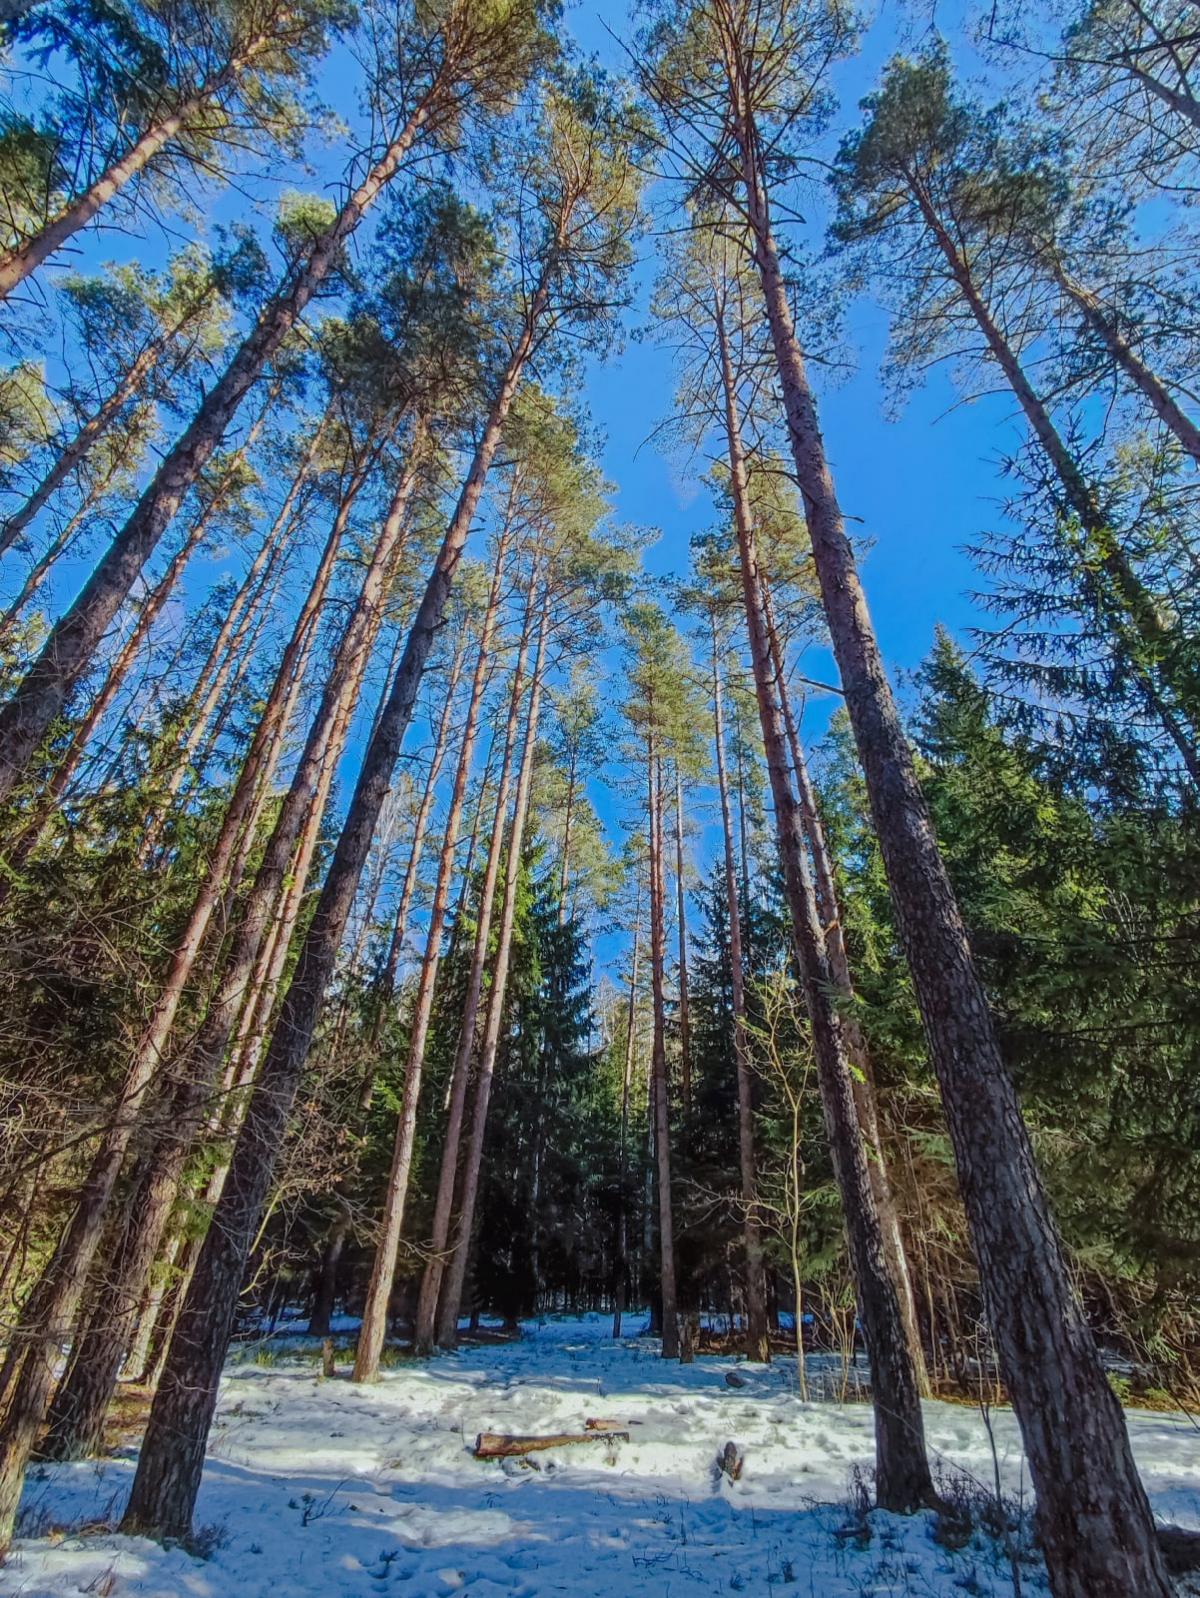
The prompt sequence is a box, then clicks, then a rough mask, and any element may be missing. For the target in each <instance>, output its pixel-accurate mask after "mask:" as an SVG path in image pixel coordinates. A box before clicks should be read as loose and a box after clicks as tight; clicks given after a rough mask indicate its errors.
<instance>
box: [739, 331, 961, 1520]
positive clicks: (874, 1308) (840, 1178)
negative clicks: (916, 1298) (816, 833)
mask: <svg viewBox="0 0 1200 1598" xmlns="http://www.w3.org/2000/svg"><path fill="white" fill-rule="evenodd" d="M716 334H717V343H718V349H719V358H720V370H721V382H722V388H723V393H724V407H725V432H726V439H727V444H728V451H729V471H730V480H731V489H732V495H733V504H734V521H735V525H736V531H737V541H738V552H739V556H740V564H741V576H742V596H743V602H744V606H745V612H746V629H747V633H748V635H749V640H750V656H751V662H752V665H753V668H754V686H755V693H756V696H757V699H758V712H759V721H760V723H761V726H762V735H763V745H764V747H765V750H766V756H767V772H768V776H769V778H770V783H771V796H772V799H773V801H774V806H775V827H776V835H777V837H778V841H779V852H780V860H781V864H782V866H783V870H784V886H785V891H786V897H787V905H788V911H789V915H790V918H791V922H792V936H793V939H794V942H795V948H796V958H797V964H798V965H799V968H800V973H801V978H802V981H803V985H804V991H805V1001H806V1005H807V1009H808V1016H809V1022H810V1025H811V1028H812V1040H813V1054H814V1057H815V1060H816V1065H817V1078H818V1081H819V1083H820V1088H821V1105H822V1109H823V1111H824V1117H825V1130H826V1134H827V1136H828V1139H829V1147H830V1153H831V1156H832V1160H833V1168H834V1175H835V1177H836V1179H837V1183H838V1190H839V1192H840V1194H841V1199H842V1211H843V1216H844V1219H845V1225H846V1239H847V1243H848V1245H849V1253H850V1261H851V1267H852V1269H853V1273H854V1284H855V1291H856V1297H857V1301H858V1313H859V1319H860V1320H861V1323H862V1328H863V1336H864V1338H865V1340H866V1344H867V1352H868V1354H869V1356H870V1360H871V1386H872V1395H873V1399H874V1407H875V1458H876V1494H877V1498H878V1502H879V1505H880V1507H881V1508H884V1509H892V1510H897V1511H899V1512H901V1513H905V1512H910V1511H912V1510H914V1509H916V1508H918V1507H919V1506H920V1505H921V1504H923V1503H927V1502H929V1501H930V1500H931V1499H932V1498H933V1496H934V1494H933V1481H932V1477H931V1476H930V1472H929V1463H928V1460H927V1459H926V1455H925V1434H924V1422H923V1420H922V1416H921V1404H920V1395H919V1392H918V1388H917V1379H916V1372H915V1371H914V1369H913V1364H912V1360H911V1358H910V1356H909V1351H908V1344H907V1340H906V1338H905V1335H904V1321H903V1317H902V1316H901V1313H900V1303H899V1296H898V1294H897V1292H896V1288H895V1284H894V1283H893V1281H892V1277H891V1275H890V1273H889V1271H888V1266H887V1255H886V1252H885V1249H884V1244H883V1233H882V1230H881V1228H880V1224H879V1214H878V1211H877V1210H876V1207H875V1193H874V1189H873V1188H872V1186H871V1175H870V1169H869V1167H868V1163H867V1155H866V1149H865V1147H864V1145H863V1137H862V1132H861V1128H860V1126H859V1122H858V1112H857V1108H856V1106H855V1102H854V1085H853V1077H852V1075H851V1071H850V1065H849V1061H848V1058H847V1050H846V1040H845V1036H844V1031H843V1027H842V1019H841V1016H840V1015H839V1013H838V1010H837V1007H836V1004H835V1003H834V999H833V993H834V982H833V973H832V971H831V969H830V965H829V956H828V949H827V946H826V941H825V934H824V931H823V929H822V926H821V921H820V916H819V915H818V912H817V903H816V896H815V894H814V892H813V885H812V877H811V874H810V871H809V866H808V859H807V856H806V854H805V849H804V835H803V830H802V825H801V820H800V812H799V807H798V805H797V803H796V799H795V795H794V793H793V791H792V786H791V782H790V781H789V779H788V772H787V751H786V743H785V737H784V731H783V718H782V715H781V713H780V710H779V705H778V701H777V700H776V698H775V696H774V694H773V692H772V686H773V685H772V672H771V661H770V652H769V648H768V645H767V639H766V627H765V623H764V618H763V613H762V608H761V605H760V602H759V587H758V557H757V551H756V547H755V532H754V524H753V520H752V512H751V508H750V495H749V487H748V482H747V474H746V457H745V452H744V447H743V444H742V435H741V417H740V415H739V411H738V400H737V383H736V377H735V373H734V368H733V360H732V356H731V353H730V347H729V338H728V334H727V331H726V327H725V321H724V313H723V311H722V310H721V309H720V308H719V307H718V309H717V312H716Z"/></svg>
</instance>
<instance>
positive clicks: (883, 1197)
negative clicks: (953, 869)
mask: <svg viewBox="0 0 1200 1598" xmlns="http://www.w3.org/2000/svg"><path fill="white" fill-rule="evenodd" d="M759 589H760V597H761V601H762V607H763V621H764V624H765V626H766V630H767V639H768V643H769V645H770V650H771V663H772V667H773V669H774V673H775V684H776V692H777V694H778V697H779V707H780V710H781V711H782V712H783V724H784V728H785V730H786V732H787V741H788V747H789V749H790V750H791V755H792V770H793V772H794V774H795V778H796V792H797V797H798V799H799V802H800V819H801V822H802V824H803V827H804V835H805V837H806V838H807V840H808V851H809V854H810V856H811V858H812V865H813V891H814V892H815V894H816V897H817V910H818V913H819V914H820V917H821V923H822V925H823V927H824V928H825V947H826V949H827V951H828V954H829V969H830V971H831V972H832V973H833V978H834V981H835V982H836V984H837V988H838V992H839V993H840V994H841V995H842V998H843V1008H842V1027H843V1032H844V1035H845V1039H846V1048H847V1051H848V1053H849V1056H850V1060H851V1063H852V1064H853V1066H854V1068H855V1076H854V1102H855V1105H856V1107H857V1109H858V1120H859V1125H860V1126H861V1127H862V1130H863V1135H864V1137H865V1138H866V1140H867V1143H868V1145H869V1146H870V1150H871V1153H870V1172H871V1186H872V1187H873V1188H874V1190H875V1207H876V1209H877V1210H878V1212H879V1224H880V1227H881V1228H882V1230H883V1246H884V1249H885V1250H886V1251H887V1259H888V1269H889V1271H890V1272H891V1276H892V1281H893V1283H894V1284H895V1288H896V1293H897V1296H898V1297H899V1300H900V1314H901V1315H902V1316H903V1318H904V1334H905V1337H906V1338H907V1340H908V1351H909V1355H910V1357H911V1359H912V1363H913V1370H914V1371H915V1373H916V1378H917V1388H918V1391H919V1392H920V1393H921V1396H922V1397H923V1398H928V1397H929V1392H930V1389H929V1372H928V1371H927V1369H926V1367H925V1351H924V1348H923V1347H922V1344H921V1322H920V1318H919V1317H918V1315H917V1305H916V1297H915V1295H914V1293H913V1282H912V1272H911V1271H910V1270H909V1266H908V1252H907V1250H906V1248H905V1246H904V1234H903V1232H902V1231H901V1229H900V1216H899V1212H898V1211H897V1209H896V1201H895V1198H894V1196H893V1194H892V1184H891V1181H890V1179H889V1177H888V1166H887V1159H886V1157H885V1155H884V1150H883V1139H882V1137H881V1135H880V1131H879V1110H878V1100H879V1095H878V1090H877V1088H876V1085H875V1068H874V1066H873V1064H872V1062H871V1051H870V1050H869V1049H868V1048H867V1040H866V1038H865V1037H864V1036H863V1031H862V1027H861V1026H860V1025H859V1024H858V1018H857V1016H856V1015H855V1014H854V983H853V980H852V978H851V975H850V960H849V957H848V955H847V953H846V939H845V934H844V930H843V927H842V917H841V910H840V907H839V905H838V898H837V888H836V886H835V883H834V879H833V862H832V860H831V859H830V856H829V847H828V845H827V843H826V841H825V828H824V825H823V824H822V821H821V814H820V811H819V809H818V807H817V799H816V794H815V793H814V791H813V785H812V778H811V776H810V775H809V770H808V761H807V760H806V759H805V757H804V746H803V744H802V743H801V742H800V733H799V729H798V727H797V726H796V720H795V717H794V716H793V714H792V706H791V697H790V695H789V694H788V688H787V678H786V674H785V672H784V662H783V651H782V648H781V647H780V642H779V633H778V631H777V629H776V627H775V620H774V616H773V614H772V606H771V590H770V585H769V583H768V582H767V580H766V578H765V576H763V574H762V573H761V572H760V574H759Z"/></svg>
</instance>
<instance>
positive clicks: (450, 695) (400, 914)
mask: <svg viewBox="0 0 1200 1598" xmlns="http://www.w3.org/2000/svg"><path fill="white" fill-rule="evenodd" d="M465 642H466V639H465V636H464V639H463V642H462V643H460V645H459V647H458V648H457V649H456V650H455V652H454V659H453V661H452V662H451V664H450V675H449V678H448V679H447V683H446V697H445V699H444V700H443V701H442V713H441V715H440V717H439V718H438V724H437V728H436V730H435V732H434V736H433V752H432V754H431V755H430V757H429V770H428V772H427V773H426V777H425V787H424V790H423V791H422V794H421V803H420V804H419V805H418V807H417V814H416V819H415V820H414V822H413V836H412V848H411V850H410V851H409V856H408V864H407V866H406V867H405V868H404V881H403V883H402V884H401V888H400V903H399V904H398V905H397V906H396V918H395V920H394V922H393V923H392V935H391V937H390V939H389V940H388V952H387V959H386V961H385V963H384V968H383V972H382V975H381V977H380V980H379V993H378V995H377V1000H376V1012H375V1014H376V1026H375V1032H376V1034H378V1023H379V1022H381V1021H382V1019H383V1014H384V1011H385V1009H386V1008H387V1006H388V1005H389V1004H390V1003H391V1001H392V997H393V995H394V994H395V991H396V976H397V973H398V972H399V969H400V956H401V953H402V952H403V949H404V936H405V933H406V932H407V931H408V916H409V911H410V910H411V909H412V901H413V894H414V893H415V892H416V887H417V873H418V872H419V871H420V869H421V856H422V854H423V853H424V850H425V834H426V832H427V831H428V829H429V817H430V815H431V814H432V813H433V799H434V794H435V792H436V789H437V782H438V778H439V777H440V776H441V774H442V763H443V761H444V760H445V758H446V749H447V745H448V742H449V737H450V717H451V714H452V713H453V710H454V696H455V694H456V693H457V692H458V680H459V678H460V677H461V675H462V664H463V646H464V645H465Z"/></svg>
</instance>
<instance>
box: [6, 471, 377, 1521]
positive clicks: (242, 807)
mask: <svg viewBox="0 0 1200 1598" xmlns="http://www.w3.org/2000/svg"><path fill="white" fill-rule="evenodd" d="M348 516H349V510H348V507H347V506H346V504H345V503H343V506H342V507H341V508H340V509H339V513H338V515H337V517H336V518H335V520H334V525H333V527H332V529H331V531H330V535H329V538H328V539H327V541H326V545H325V549H324V551H323V554H322V558H321V561H320V564H319V566H318V568H317V572H316V574H315V577H314V580H313V583H312V585H311V587H310V590H309V594H308V598H307V600H306V602H305V604H304V605H303V606H302V607H301V611H300V614H299V615H298V616H297V619H296V623H295V626H294V628H293V631H292V637H291V639H290V640H289V643H288V645H287V647H286V648H285V650H284V655H283V660H282V661H281V664H280V668H279V670H278V672H277V673H276V677H275V682H274V685H273V687H272V690H271V694H270V695H269V697H268V700H267V703H266V705H265V706H264V709H263V714H262V716H261V718H260V720H259V723H258V726H257V728H256V730H255V733H254V736H253V738H252V739H251V742H250V747H249V749H248V750H247V752H246V757H245V759H244V761H243V762H242V767H241V771H240V773H239V775H238V779H237V783H236V785H235V787H234V791H233V794H232V796H231V799H230V802H229V805H228V807H227V809H226V812H225V816H224V818H223V820H222V824H221V830H220V833H219V835H218V837H217V839H216V840H215V841H214V843H213V845H212V848H211V849H210V851H209V855H208V861H207V869H206V872H205V876H204V879H203V881H202V883H201V885H200V887H199V889H198V891H197V894H196V897H195V900H194V901H193V904H192V909H191V913H190V915H189V917H188V921H187V923H186V925H185V926H184V927H183V929H182V930H181V932H180V933H179V935H178V937H177V939H176V945H175V950H174V952H173V956H172V960H171V964H170V967H169V969H168V972H167V975H166V978H165V981H164V983H163V987H162V988H161V990H160V992H159V994H158V998H157V1000H156V1002H155V1005H154V1008H153V1011H152V1013H151V1016H150V1018H149V1020H148V1022H147V1024H146V1026H145V1028H144V1030H143V1032H142V1034H141V1037H140V1038H139V1040H138V1043H137V1045H136V1046H135V1049H134V1052H133V1055H132V1058H131V1060H130V1062H129V1065H128V1067H127V1069H126V1073H125V1078H124V1081H123V1083H122V1086H121V1091H120V1095H119V1097H118V1100H117V1103H116V1105H115V1106H114V1107H113V1110H112V1112H111V1114H110V1117H109V1120H108V1123H107V1125H106V1127H105V1130H104V1132H103V1133H102V1135H101V1139H100V1144H99V1147H98V1149H97V1151H96V1153H95V1155H94V1156H93V1158H92V1162H91V1166H90V1168H89V1170H88V1174H87V1176H86V1177H85V1179H84V1181H83V1184H82V1186H81V1189H80V1193H79V1197H78V1199H77V1201H76V1205H75V1209H74V1211H73V1213H72V1216H71V1219H70V1221H69V1222H68V1224H67V1226H66V1228H65V1230H64V1232H63V1234H62V1236H61V1237H60V1239H59V1242H58V1245H57V1247H56V1249H55V1251H54V1253H53V1254H52V1256H51V1258H50V1260H49V1262H48V1263H47V1265H46V1267H45V1269H44V1270H43V1272H42V1275H41V1277H40V1278H39V1280H38V1282H37V1284H36V1286H35V1287H34V1289H33V1291H32V1292H31V1294H30V1296H29V1298H28V1299H27V1301H26V1303H25V1305H24V1307H23V1309H22V1312H21V1316H20V1320H19V1321H18V1324H17V1326H16V1327H15V1329H14V1331H13V1334H12V1336H11V1338H10V1340H9V1347H8V1353H7V1357H6V1359H5V1363H4V1367H3V1370H2V1371H0V1411H2V1412H3V1414H4V1420H3V1423H2V1424H0V1549H2V1548H3V1547H4V1546H5V1545H6V1543H7V1539H8V1537H9V1536H10V1535H11V1525H12V1518H13V1516H15V1514H16V1506H17V1501H18V1499H19V1496H20V1490H21V1482H22V1480H23V1478H24V1470H25V1465H26V1462H27V1461H28V1458H29V1451H30V1449H31V1448H32V1447H33V1443H34V1440H35V1439H36V1436H37V1433H38V1430H39V1429H40V1427H41V1424H42V1421H43V1419H44V1417H45V1414H46V1409H47V1406H48V1404H49V1400H50V1393H51V1390H52V1388H53V1383H54V1364H55V1359H56V1356H57V1350H58V1349H59V1347H60V1346H61V1344H62V1343H63V1342H64V1341H65V1339H66V1338H67V1336H68V1335H69V1332H70V1328H71V1324H72V1321H73V1320H74V1317H75V1313H76V1310H77V1308H78V1304H79V1298H80V1294H81V1293H82V1291H83V1287H84V1283H85V1281H86V1279H87V1273H88V1270H89V1268H90V1266H91V1261H92V1257H93V1255H94V1253H95V1250H96V1247H97V1245H98V1244H99V1241H100V1237H101V1233H102V1230H103V1226H104V1219H105V1212H106V1209H107V1206H108V1203H109V1199H110V1198H111V1195H112V1191H113V1187H114V1185H115V1183H116V1180H117V1176H118V1174H119V1172H120V1169H121V1165H122V1162H123V1160H124V1157H125V1151H126V1148H127V1147H128V1144H129V1139H130V1137H131V1136H132V1134H133V1130H134V1127H135V1125H136V1124H137V1120H138V1116H139V1114H140V1112H141V1108H142V1103H143V1100H144V1099H145V1095H146V1092H147V1090H148V1089H149V1087H150V1084H151V1082H152V1081H153V1080H154V1077H155V1074H156V1072H157V1071H158V1069H159V1066H160V1063H161V1059H162V1055H163V1051H164V1050H165V1048H166V1045H167V1041H168V1039H169V1037H170V1034H171V1029H172V1026H173V1025H174V1021H175V1016H176V1014H177V1011H178V1008H179V1005H180V1003H181V1001H182V999H183V996H184V994H185V993H186V991H187V989H188V985H189V982H190V979H191V975H192V972H193V970H194V969H195V966H196V962H197V960H198V959H199V956H200V951H201V949H202V947H203V944H204V939H205V934H206V933H207V931H208V927H209V923H210V921H211V920H212V917H213V913H214V911H215V910H216V908H217V906H218V905H219V904H220V903H221V902H222V900H223V897H224V894H225V891H226V883H227V880H228V871H229V867H230V864H231V862H232V860H233V858H234V855H235V851H236V850H237V847H238V843H239V839H240V838H241V836H242V832H243V828H244V826H245V823H246V820H247V818H248V817H249V815H250V813H251V810H252V808H253V806H254V804H255V801H256V799H257V797H258V794H259V777H260V775H261V772H262V769H263V766H264V764H265V763H266V761H267V760H268V758H269V756H270V753H271V750H272V749H273V747H274V746H275V744H276V742H277V739H278V733H279V717H280V714H281V712H282V710H283V707H284V705H285V703H286V701H287V698H288V695H289V691H290V689H291V687H292V677H293V669H294V666H295V663H296V660H297V658H298V656H299V655H300V653H301V651H302V649H303V648H304V645H305V641H306V639H307V636H308V633H309V630H310V628H311V626H312V624H313V620H314V617H315V616H316V614H317V612H318V611H319V609H320V606H321V604H322V602H323V600H324V596H325V592H326V589H327V588H328V584H329V579H330V577H331V575H332V572H333V567H334V564H335V561H336V557H337V553H338V550H339V548H340V545H341V539H342V534H343V532H344V531H345V525H346V520H347V518H348Z"/></svg>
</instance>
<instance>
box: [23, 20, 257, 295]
mask: <svg viewBox="0 0 1200 1598" xmlns="http://www.w3.org/2000/svg"><path fill="white" fill-rule="evenodd" d="M271 43H272V37H271V35H270V34H268V33H262V34H259V35H258V36H257V37H255V38H254V39H251V40H248V41H247V43H246V44H245V45H244V46H243V47H242V48H241V49H240V50H239V51H238V52H237V54H236V55H235V56H234V57H233V58H232V59H231V60H230V61H228V62H226V64H225V65H224V66H223V67H222V68H221V70H220V71H219V72H215V73H213V75H212V76H211V77H209V78H207V79H206V80H205V81H204V82H203V83H202V84H200V85H199V87H198V88H196V89H195V90H194V91H193V92H192V93H191V94H190V95H189V96H188V97H187V99H185V100H183V101H181V103H180V104H179V105H178V106H177V107H176V109H175V110H174V111H172V112H171V113H170V115H169V116H165V117H162V118H161V119H160V120H159V121H158V122H154V123H152V124H151V125H150V126H149V127H148V128H147V129H146V130H145V132H144V133H142V134H141V135H140V136H139V137H138V139H137V140H136V142H135V143H134V144H133V145H132V146H131V148H130V149H129V150H128V151H127V152H126V153H125V154H124V155H123V156H122V157H121V158H120V159H119V160H117V161H114V162H113V163H112V165H111V166H109V167H108V168H107V169H106V170H105V171H104V172H102V173H101V174H100V176H99V177H98V178H97V179H96V181H95V182H94V183H93V184H92V186H91V187H90V188H89V189H87V190H86V191H85V192H84V193H83V194H81V195H80V196H79V197H78V198H77V199H75V200H73V201H72V202H71V203H70V204H69V205H68V206H66V207H65V208H64V209H63V210H62V211H60V212H59V214H58V215H57V216H56V217H55V218H54V219H53V221H51V222H48V223H47V224H46V226H45V227H43V228H42V229H41V231H40V232H38V233H36V234H35V235H34V236H33V238H31V239H27V240H26V241H25V243H23V244H21V245H18V247H17V248H16V249H15V250H11V251H9V252H8V254H6V255H4V256H0V299H3V298H5V297H6V296H7V295H9V294H11V293H12V292H13V290H14V289H16V288H18V287H19V286H20V285H21V284H22V283H23V282H24V281H25V279H26V278H27V277H29V276H30V274H31V273H33V272H35V271H36V270H37V269H38V267H39V266H41V265H42V263H43V262H44V261H46V260H47V259H48V258H49V257H50V256H51V255H53V254H55V252H56V251H58V250H61V249H62V247H63V245H64V244H66V242H67V240H68V239H70V238H72V237H73V236H74V235H75V234H76V233H78V232H79V230H80V229H81V228H84V227H86V226H87V225H88V223H89V222H91V221H93V220H94V218H95V217H97V216H98V215H99V214H100V212H101V211H102V210H103V209H104V207H105V206H106V205H107V204H108V203H109V202H110V201H111V200H112V199H114V198H115V196H116V195H118V194H119V193H120V192H121V190H122V189H123V188H125V186H126V185H127V184H128V183H131V182H132V181H133V180H134V179H135V178H136V177H137V176H138V175H139V174H140V173H142V172H144V171H145V170H146V168H147V167H148V166H149V165H150V163H151V162H152V161H153V160H154V158H155V156H157V155H159V154H160V153H161V152H162V151H163V150H165V149H166V148H168V146H169V145H170V144H171V142H172V141H173V140H174V139H177V138H178V137H179V135H180V134H181V133H182V132H183V131H184V130H185V129H186V128H187V125H188V123H189V122H191V121H192V120H193V119H195V118H196V117H197V116H198V115H199V114H200V112H202V111H203V110H204V109H205V108H206V107H207V106H209V105H211V104H212V102H213V101H215V100H216V99H217V97H218V96H219V95H221V94H223V93H224V91H225V90H226V89H229V88H231V87H232V86H233V84H235V83H236V82H237V81H238V79H239V78H240V77H241V76H242V75H243V73H245V72H246V71H247V69H248V68H249V67H250V66H251V65H252V63H253V62H254V60H255V59H256V57H258V56H260V55H261V54H262V53H263V52H264V50H266V49H268V48H269V46H270V45H271Z"/></svg>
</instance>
